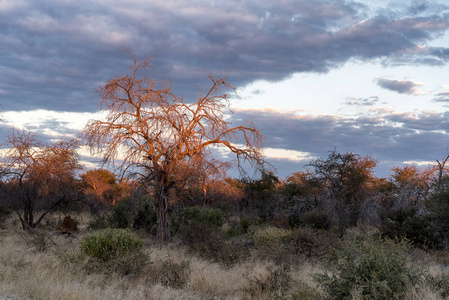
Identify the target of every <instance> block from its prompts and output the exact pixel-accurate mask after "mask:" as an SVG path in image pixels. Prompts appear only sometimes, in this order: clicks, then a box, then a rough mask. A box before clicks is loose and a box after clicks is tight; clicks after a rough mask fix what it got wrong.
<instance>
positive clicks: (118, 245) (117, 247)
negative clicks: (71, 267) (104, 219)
mask: <svg viewBox="0 0 449 300" xmlns="http://www.w3.org/2000/svg"><path fill="white" fill-rule="evenodd" d="M143 245H144V242H143V240H142V239H140V238H138V237H135V236H133V235H132V234H131V233H130V232H129V230H126V229H103V230H101V231H99V232H97V233H93V234H89V235H87V236H86V237H84V239H83V241H82V242H81V249H82V251H83V252H84V253H85V254H86V255H87V256H89V257H91V258H96V259H100V260H102V261H107V260H110V259H112V258H117V257H120V256H122V255H124V254H127V253H130V252H133V251H138V250H141V249H142V248H143Z"/></svg>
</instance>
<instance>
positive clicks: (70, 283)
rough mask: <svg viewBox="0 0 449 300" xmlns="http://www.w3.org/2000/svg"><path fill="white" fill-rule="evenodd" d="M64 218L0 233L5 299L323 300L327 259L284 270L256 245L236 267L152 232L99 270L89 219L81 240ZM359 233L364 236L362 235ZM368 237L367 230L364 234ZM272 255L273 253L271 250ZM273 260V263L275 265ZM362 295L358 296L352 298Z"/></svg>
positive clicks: (439, 262)
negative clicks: (86, 248) (86, 246)
mask: <svg viewBox="0 0 449 300" xmlns="http://www.w3.org/2000/svg"><path fill="white" fill-rule="evenodd" d="M59 218H60V216H58V215H53V216H51V217H49V218H47V220H46V222H45V225H42V226H41V228H38V229H36V230H34V231H32V232H26V231H23V230H21V229H20V227H19V224H17V222H16V221H15V220H14V219H13V218H10V219H9V220H7V222H5V223H4V224H3V228H2V229H1V233H0V249H1V251H0V291H1V293H0V296H2V297H9V298H10V299H325V297H324V293H323V291H322V290H321V289H320V288H319V287H318V286H317V284H316V282H315V281H314V280H313V278H312V277H313V276H312V274H316V273H322V272H323V270H324V266H325V265H326V264H327V263H326V258H324V257H314V256H313V255H312V256H310V255H309V259H308V258H307V257H306V256H302V258H301V257H300V256H301V255H299V256H298V257H297V258H298V259H291V260H290V262H291V263H290V264H289V265H288V266H287V267H286V265H285V263H284V264H283V266H281V264H282V263H280V262H279V257H277V258H276V254H273V253H270V252H269V251H268V252H267V251H265V252H264V251H263V250H262V248H260V247H258V248H257V247H253V246H251V247H250V248H251V250H250V251H249V252H248V255H247V256H245V257H244V258H243V259H240V260H239V261H238V262H237V263H233V264H224V263H223V262H221V263H219V262H213V261H212V260H211V259H205V258H201V257H200V256H198V255H196V254H193V253H192V251H189V250H188V249H187V248H186V247H185V246H183V245H181V244H180V243H179V241H178V242H177V241H176V239H175V241H174V242H173V243H171V244H168V245H167V244H160V243H158V242H157V241H156V240H155V239H153V238H152V237H151V236H150V235H149V234H148V233H145V232H139V231H135V232H133V234H135V235H138V236H140V237H141V238H143V239H144V241H145V245H144V250H143V255H142V253H141V254H139V255H137V256H134V257H133V256H128V257H127V259H126V261H122V262H117V261H116V262H113V263H111V262H106V263H103V262H101V263H95V262H93V261H92V260H89V258H87V257H86V256H85V255H83V253H82V251H81V249H80V244H81V242H82V240H83V237H84V236H85V235H87V234H90V233H92V232H95V231H93V230H90V229H87V228H86V227H87V226H86V224H87V223H88V222H89V220H88V217H87V215H77V216H76V219H77V220H78V221H79V222H80V225H79V229H78V231H77V232H75V233H74V236H75V237H67V236H66V235H61V234H60V233H59V232H58V230H57V224H58V222H59ZM359 230H360V229H359ZM365 230H366V229H365ZM265 250H267V249H265ZM270 255H272V256H273V258H274V261H276V262H274V261H273V260H272V259H271V258H270ZM410 259H411V261H412V262H413V264H414V265H415V266H418V267H419V269H422V270H424V269H425V270H427V271H428V273H429V274H435V275H436V274H438V273H440V272H441V271H446V272H447V271H448V269H447V268H446V269H445V264H446V263H448V262H449V258H448V257H447V252H435V253H425V252H421V251H417V250H416V251H413V252H412V254H411V256H410ZM358 298H361V296H357V295H353V296H351V298H350V299H358ZM405 299H443V298H442V297H441V296H440V295H439V293H437V292H435V291H432V289H431V287H430V286H429V285H428V284H427V285H426V284H421V285H420V286H419V288H413V287H410V288H409V290H408V291H407V292H406V294H405Z"/></svg>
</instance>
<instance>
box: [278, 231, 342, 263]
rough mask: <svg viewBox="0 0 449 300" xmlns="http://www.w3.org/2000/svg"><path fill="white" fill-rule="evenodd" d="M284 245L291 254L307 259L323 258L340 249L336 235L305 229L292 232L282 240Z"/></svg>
mask: <svg viewBox="0 0 449 300" xmlns="http://www.w3.org/2000/svg"><path fill="white" fill-rule="evenodd" d="M284 243H285V244H286V246H287V247H288V249H289V252H290V253H291V254H293V255H303V256H306V257H307V258H325V257H326V256H327V255H328V254H330V253H331V252H332V251H333V250H335V249H338V248H340V239H339V238H338V236H337V235H336V234H334V233H332V232H327V231H321V230H320V231H319V230H316V229H313V228H307V227H306V228H297V229H295V230H293V231H292V233H291V234H290V235H288V236H286V237H285V238H284Z"/></svg>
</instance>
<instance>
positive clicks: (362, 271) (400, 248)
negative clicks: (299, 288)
mask: <svg viewBox="0 0 449 300" xmlns="http://www.w3.org/2000/svg"><path fill="white" fill-rule="evenodd" d="M407 250H408V249H407V248H406V246H405V245H404V244H395V243H394V242H393V241H391V240H388V239H386V240H381V239H380V238H379V237H370V236H364V235H361V234H353V235H350V236H349V239H348V240H347V241H346V242H345V246H344V248H343V250H339V251H337V252H336V254H335V260H334V261H333V262H332V263H331V264H330V266H329V267H328V270H326V272H324V273H321V274H315V275H314V279H315V281H316V282H317V283H318V284H319V285H320V286H321V287H322V288H323V290H324V291H325V292H326V293H327V294H328V296H329V298H330V299H349V298H351V297H352V298H356V299H385V300H389V299H403V297H404V296H405V293H406V292H407V290H408V289H409V288H410V287H411V286H414V285H416V284H418V283H419V281H420V278H421V276H420V274H418V272H417V271H416V270H414V269H412V268H411V267H410V266H409V265H408V256H407V252H408V251H407Z"/></svg>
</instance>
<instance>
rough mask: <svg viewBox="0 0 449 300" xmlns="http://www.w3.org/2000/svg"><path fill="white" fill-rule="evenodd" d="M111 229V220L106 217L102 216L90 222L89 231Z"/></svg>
mask: <svg viewBox="0 0 449 300" xmlns="http://www.w3.org/2000/svg"><path fill="white" fill-rule="evenodd" d="M108 227H109V220H108V219H107V218H106V217H104V216H100V217H98V218H96V219H95V220H93V221H91V222H89V226H88V228H89V229H93V230H98V229H105V228H108Z"/></svg>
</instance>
